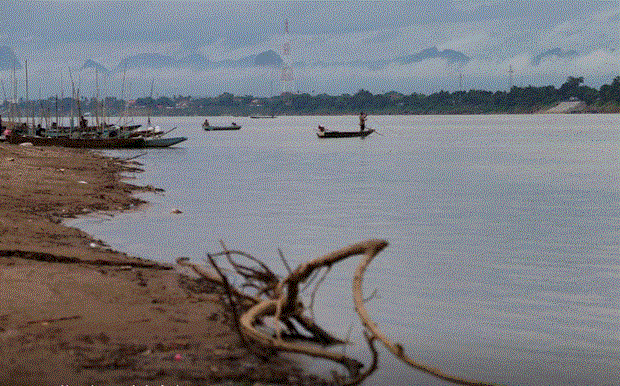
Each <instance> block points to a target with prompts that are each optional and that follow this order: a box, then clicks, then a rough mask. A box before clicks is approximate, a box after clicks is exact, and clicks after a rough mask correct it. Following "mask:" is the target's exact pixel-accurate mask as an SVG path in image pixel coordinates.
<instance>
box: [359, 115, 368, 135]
mask: <svg viewBox="0 0 620 386" xmlns="http://www.w3.org/2000/svg"><path fill="white" fill-rule="evenodd" d="M366 117H367V115H366V113H364V112H363V111H362V112H361V113H360V131H364V129H366Z"/></svg>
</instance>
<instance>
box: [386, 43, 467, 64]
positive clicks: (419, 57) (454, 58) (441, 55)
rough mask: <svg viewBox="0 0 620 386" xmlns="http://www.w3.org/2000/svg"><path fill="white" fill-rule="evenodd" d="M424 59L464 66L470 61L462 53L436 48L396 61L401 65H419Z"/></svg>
mask: <svg viewBox="0 0 620 386" xmlns="http://www.w3.org/2000/svg"><path fill="white" fill-rule="evenodd" d="M426 59H445V60H446V61H447V62H448V63H450V64H456V63H458V64H465V63H467V62H469V61H470V58H469V57H468V56H467V55H465V54H464V53H462V52H459V51H455V50H443V51H439V50H438V49H437V47H430V48H427V49H425V50H422V51H420V52H418V53H417V54H413V55H409V56H403V57H400V58H396V61H397V62H399V63H402V64H408V63H419V62H421V61H424V60H426Z"/></svg>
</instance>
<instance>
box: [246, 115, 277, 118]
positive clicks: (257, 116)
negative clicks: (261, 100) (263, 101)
mask: <svg viewBox="0 0 620 386" xmlns="http://www.w3.org/2000/svg"><path fill="white" fill-rule="evenodd" d="M275 117H276V116H275V115H252V116H250V118H252V119H270V118H275Z"/></svg>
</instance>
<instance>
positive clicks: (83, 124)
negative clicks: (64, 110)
mask: <svg viewBox="0 0 620 386" xmlns="http://www.w3.org/2000/svg"><path fill="white" fill-rule="evenodd" d="M87 126H88V121H87V120H86V118H84V116H83V115H82V116H80V129H85V128H86V127H87Z"/></svg>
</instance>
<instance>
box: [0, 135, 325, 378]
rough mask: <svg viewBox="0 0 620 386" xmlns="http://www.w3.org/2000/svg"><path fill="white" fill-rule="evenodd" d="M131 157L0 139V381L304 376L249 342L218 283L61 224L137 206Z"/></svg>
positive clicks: (285, 362)
mask: <svg viewBox="0 0 620 386" xmlns="http://www.w3.org/2000/svg"><path fill="white" fill-rule="evenodd" d="M137 168H139V163H136V162H131V161H122V160H116V159H111V158H106V157H103V156H102V155H100V154H97V153H95V152H91V151H87V150H78V149H61V148H52V147H50V148H42V147H28V146H16V145H9V144H3V143H0V181H2V183H1V184H0V288H1V290H0V367H1V368H2V371H0V385H57V386H60V385H95V386H97V385H134V386H141V385H166V386H167V385H203V384H214V383H222V382H224V383H225V384H237V383H240V384H244V385H246V384H254V383H263V384H264V383H284V384H315V382H316V381H317V380H316V379H313V378H312V377H309V376H306V375H304V374H303V373H302V371H301V370H300V369H299V368H298V367H297V366H296V365H295V364H294V363H291V362H289V361H286V360H284V359H282V358H280V357H278V356H271V357H269V358H259V357H257V356H255V355H252V354H251V353H249V351H248V350H247V349H246V348H245V347H244V346H243V345H242V344H241V343H240V340H239V338H238V336H237V335H236V333H235V331H234V329H233V325H232V324H231V323H230V316H229V314H228V313H227V312H226V310H225V309H224V307H223V306H222V302H221V301H220V295H219V294H218V291H217V289H215V288H212V287H211V286H210V285H208V284H207V283H205V282H203V281H200V280H196V279H193V278H190V277H187V276H184V275H181V274H180V273H179V272H178V271H177V270H176V269H175V267H172V266H164V265H160V264H158V263H156V262H153V261H149V260H145V259H139V258H135V257H131V256H128V255H127V254H124V253H121V252H117V251H114V250H112V249H111V248H109V247H108V246H106V245H105V243H104V242H102V241H100V240H96V239H94V238H92V237H91V236H89V235H88V234H86V233H84V232H81V231H79V230H77V229H74V228H70V227H67V226H65V225H63V223H62V220H63V219H65V218H70V217H73V216H78V215H81V214H86V213H89V212H92V211H106V212H116V211H123V210H129V209H136V207H138V206H139V205H140V204H142V203H143V202H142V201H141V200H139V199H137V198H135V197H133V196H132V193H134V192H138V191H146V190H154V189H155V188H152V187H138V186H134V185H131V184H129V183H127V182H125V181H123V180H122V179H121V177H122V175H121V173H122V172H123V171H129V170H137Z"/></svg>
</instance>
